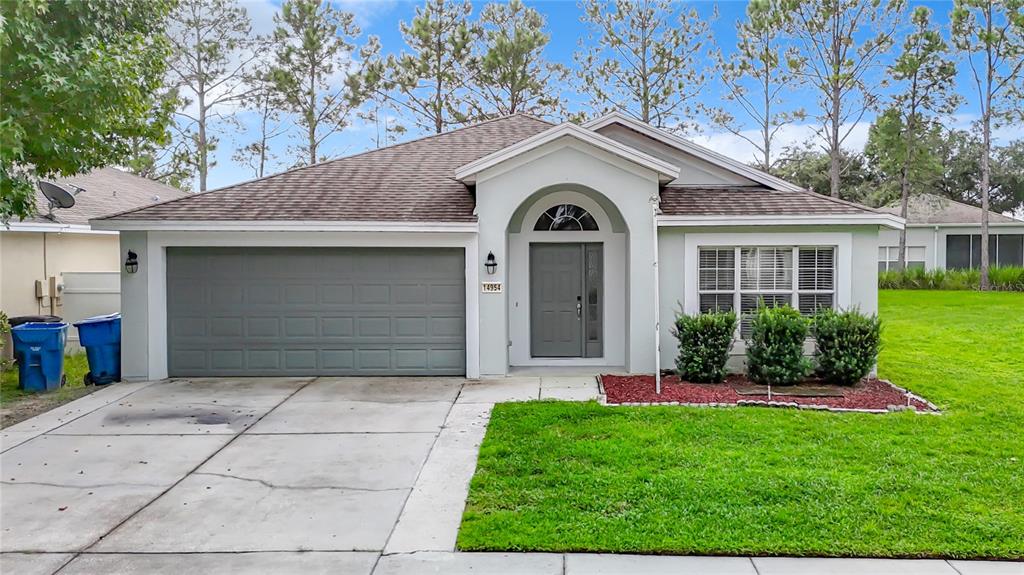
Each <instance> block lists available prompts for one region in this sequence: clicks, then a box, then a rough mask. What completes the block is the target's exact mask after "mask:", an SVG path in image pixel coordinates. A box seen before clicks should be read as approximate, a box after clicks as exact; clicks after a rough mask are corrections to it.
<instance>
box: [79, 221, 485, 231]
mask: <svg viewBox="0 0 1024 575" xmlns="http://www.w3.org/2000/svg"><path fill="white" fill-rule="evenodd" d="M90 224H92V227H93V228H94V229H99V230H112V231H122V232H127V231H160V232H196V231H207V232H392V233H397V232H427V233H430V232H463V233H476V232H477V231H478V230H479V224H478V223H477V222H449V221H436V222H435V221H402V220H392V221H370V220H349V221H330V220H322V221H321V220H312V221H310V220H134V219H104V220H91V221H90Z"/></svg>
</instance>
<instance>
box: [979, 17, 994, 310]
mask: <svg viewBox="0 0 1024 575" xmlns="http://www.w3.org/2000/svg"><path fill="white" fill-rule="evenodd" d="M986 9H987V13H986V26H985V27H986V29H987V30H986V31H987V33H988V37H989V38H991V37H992V17H993V16H992V2H989V3H988V6H987V7H986ZM985 52H986V55H987V58H988V59H987V61H986V63H985V98H984V100H983V101H982V106H983V108H982V114H981V123H982V127H981V184H980V185H981V281H980V285H979V287H980V288H981V291H988V290H989V287H990V286H989V278H988V190H989V167H990V166H989V158H990V157H991V155H992V76H994V75H995V73H996V70H995V62H994V61H993V56H992V43H991V42H986V49H985Z"/></svg>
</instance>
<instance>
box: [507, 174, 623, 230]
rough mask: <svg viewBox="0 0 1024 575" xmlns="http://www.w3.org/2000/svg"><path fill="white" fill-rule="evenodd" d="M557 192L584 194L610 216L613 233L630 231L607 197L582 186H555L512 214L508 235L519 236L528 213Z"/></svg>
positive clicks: (520, 205)
mask: <svg viewBox="0 0 1024 575" xmlns="http://www.w3.org/2000/svg"><path fill="white" fill-rule="evenodd" d="M556 192H576V193H579V194H583V195H584V196H586V197H587V198H590V199H591V200H593V201H594V202H595V203H597V205H598V206H600V208H601V209H602V210H603V211H604V213H605V215H606V216H608V220H609V221H610V222H611V224H612V231H613V232H615V233H617V234H621V233H625V232H628V231H629V227H628V226H627V225H626V219H625V218H623V217H622V212H620V211H619V208H618V207H617V206H616V205H615V203H614V202H612V201H611V200H609V199H608V197H607V196H605V195H604V194H602V193H601V192H598V191H597V190H594V189H592V188H589V187H587V186H584V185H581V184H555V185H552V186H546V187H543V188H541V189H539V190H537V191H536V192H534V193H532V194H530V196H529V197H527V198H526V199H524V200H523V201H522V203H520V204H519V207H518V208H516V211H515V212H513V213H512V217H511V218H510V219H509V222H508V233H510V234H518V233H520V232H522V231H523V220H524V219H525V218H526V212H528V211H529V210H530V208H531V207H533V205H534V204H536V203H537V202H539V201H541V200H542V199H543V198H544V197H545V196H547V195H549V194H553V193H556ZM533 226H534V222H530V227H529V229H531V230H532V229H534V227H533Z"/></svg>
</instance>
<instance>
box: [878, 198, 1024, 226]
mask: <svg viewBox="0 0 1024 575" xmlns="http://www.w3.org/2000/svg"><path fill="white" fill-rule="evenodd" d="M879 209H880V210H881V211H883V212H886V213H890V214H896V215H897V216H898V215H900V206H899V203H896V204H893V205H889V206H886V207H884V208H879ZM988 221H989V222H992V223H1004V224H1012V223H1017V224H1024V222H1022V221H1020V220H1015V219H1013V218H1010V217H1007V216H1004V215H1002V214H999V213H996V212H989V216H988ZM907 223H908V224H977V225H979V226H980V225H981V208H979V207H975V206H971V205H968V204H962V203H960V202H956V201H953V200H951V199H949V198H944V197H942V196H936V195H935V194H921V195H918V196H914V197H912V198H910V202H908V204H907Z"/></svg>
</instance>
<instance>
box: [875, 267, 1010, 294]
mask: <svg viewBox="0 0 1024 575" xmlns="http://www.w3.org/2000/svg"><path fill="white" fill-rule="evenodd" d="M988 278H989V283H991V285H992V289H995V290H1000V291H1024V267H1016V266H1002V267H1000V266H993V267H992V268H990V269H989V273H988ZM980 285H981V272H979V271H978V270H943V269H934V270H927V271H926V270H923V269H921V268H914V269H908V270H903V271H887V272H880V273H879V274H878V287H880V288H882V289H934V290H976V289H978V287H979V286H980Z"/></svg>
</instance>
